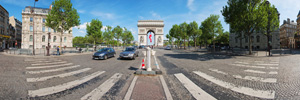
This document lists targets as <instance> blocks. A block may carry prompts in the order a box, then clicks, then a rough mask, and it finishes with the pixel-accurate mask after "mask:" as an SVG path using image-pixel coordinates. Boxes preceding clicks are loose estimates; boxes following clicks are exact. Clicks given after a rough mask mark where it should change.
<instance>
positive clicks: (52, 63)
mask: <svg viewBox="0 0 300 100" xmlns="http://www.w3.org/2000/svg"><path fill="white" fill-rule="evenodd" d="M61 63H67V62H66V61H61V62H52V63H38V64H31V65H32V66H39V65H51V64H61Z"/></svg>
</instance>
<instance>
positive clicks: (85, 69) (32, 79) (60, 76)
mask: <svg viewBox="0 0 300 100" xmlns="http://www.w3.org/2000/svg"><path fill="white" fill-rule="evenodd" d="M90 69H91V68H84V69H81V70H77V71H73V72H69V73H63V74H58V75H53V76H46V77H38V78H27V79H26V80H27V82H39V81H45V80H49V79H51V78H55V77H59V78H63V77H68V76H71V75H75V74H79V73H82V72H85V71H88V70H90Z"/></svg>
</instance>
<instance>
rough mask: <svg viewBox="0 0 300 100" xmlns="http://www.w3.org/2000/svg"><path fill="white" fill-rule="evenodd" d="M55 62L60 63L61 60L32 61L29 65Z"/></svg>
mask: <svg viewBox="0 0 300 100" xmlns="http://www.w3.org/2000/svg"><path fill="white" fill-rule="evenodd" d="M57 61H62V60H49V61H33V62H31V63H47V62H57Z"/></svg>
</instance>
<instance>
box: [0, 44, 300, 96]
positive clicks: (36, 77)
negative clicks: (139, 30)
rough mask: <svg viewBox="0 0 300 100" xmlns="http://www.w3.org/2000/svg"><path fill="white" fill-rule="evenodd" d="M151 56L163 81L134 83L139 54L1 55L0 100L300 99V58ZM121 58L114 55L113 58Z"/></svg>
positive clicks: (168, 52)
mask: <svg viewBox="0 0 300 100" xmlns="http://www.w3.org/2000/svg"><path fill="white" fill-rule="evenodd" d="M155 50H156V51H157V52H156V57H152V60H151V62H152V63H153V64H152V65H153V66H155V67H159V68H160V69H161V70H162V71H163V75H162V76H163V77H162V76H147V77H145V76H139V77H138V78H136V76H135V75H134V74H133V73H134V72H135V70H137V69H138V68H140V66H141V61H142V59H144V58H145V56H144V55H143V54H142V52H141V53H140V55H139V57H138V58H136V60H120V59H119V58H118V57H113V58H110V59H107V60H92V54H81V55H70V56H51V57H37V56H36V57H33V56H32V57H30V56H8V55H2V54H0V63H1V66H0V71H1V73H0V89H1V91H2V90H3V91H5V92H0V99H1V100H6V99H9V100H11V99H13V100H15V99H37V100H40V99H43V100H47V99H50V100H53V99H55V100H73V99H74V100H78V99H103V100H107V99H109V100H111V99H113V100H121V99H125V100H128V99H130V100H131V99H134V100H139V99H149V100H150V99H151V100H152V99H161V100H166V99H168V100H172V99H174V100H182V99H185V100H195V99H208V100H214V99H219V100H260V99H280V100H281V99H282V100H286V99H292V100H297V99H299V98H300V96H299V95H300V89H299V86H300V81H299V77H300V75H299V74H300V73H299V72H300V69H299V65H300V63H298V61H299V60H300V55H288V56H273V57H247V56H229V55H226V54H222V53H218V54H217V53H214V54H212V53H205V52H192V51H180V50H162V49H155ZM119 53H120V51H117V56H118V54H119ZM154 59H157V60H156V61H157V62H158V63H157V64H155V63H156V61H155V60H154ZM162 79H165V80H163V81H162ZM132 83H133V85H132ZM163 84H165V85H163ZM130 90H131V92H132V93H129V91H130ZM166 90H168V91H166ZM167 92H169V94H170V96H171V97H170V96H169V97H168V93H167ZM127 94H129V95H128V98H126V97H125V96H127Z"/></svg>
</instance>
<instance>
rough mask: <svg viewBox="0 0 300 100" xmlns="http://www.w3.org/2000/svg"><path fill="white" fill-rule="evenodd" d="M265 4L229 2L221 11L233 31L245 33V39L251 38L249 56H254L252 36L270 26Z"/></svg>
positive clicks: (262, 0)
mask: <svg viewBox="0 0 300 100" xmlns="http://www.w3.org/2000/svg"><path fill="white" fill-rule="evenodd" d="M265 2H266V0H228V2H227V5H226V6H224V7H223V10H222V11H221V12H222V15H223V16H224V19H225V22H226V23H228V24H230V29H231V30H232V31H234V32H239V33H238V34H242V33H244V37H245V36H247V37H248V38H249V39H248V41H249V42H248V43H249V44H248V45H249V46H248V47H249V54H252V38H251V35H252V34H253V33H254V31H257V32H260V31H262V30H264V29H263V28H265V27H267V24H268V21H267V20H268V15H267V14H268V12H267V11H266V8H267V7H266V6H264V5H265ZM240 36H241V35H240Z"/></svg>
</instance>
